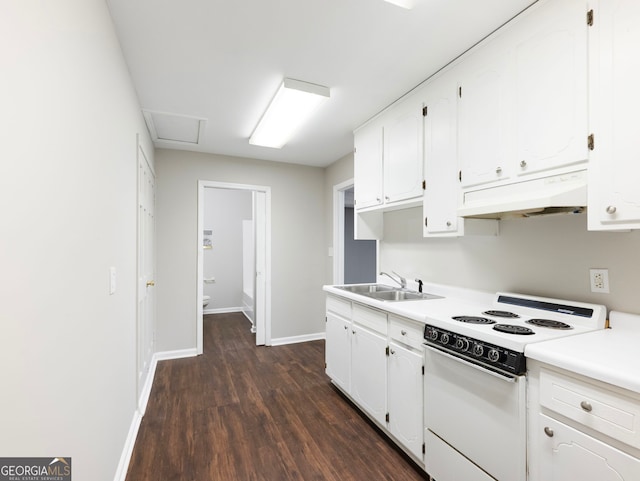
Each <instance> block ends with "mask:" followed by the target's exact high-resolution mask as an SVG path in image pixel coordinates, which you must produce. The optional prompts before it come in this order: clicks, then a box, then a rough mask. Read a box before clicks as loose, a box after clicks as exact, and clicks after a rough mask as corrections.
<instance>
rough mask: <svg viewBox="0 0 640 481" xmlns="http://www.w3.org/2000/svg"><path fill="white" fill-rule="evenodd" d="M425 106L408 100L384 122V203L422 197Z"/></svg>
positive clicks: (387, 114) (389, 113) (391, 110)
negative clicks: (423, 113) (423, 110)
mask: <svg viewBox="0 0 640 481" xmlns="http://www.w3.org/2000/svg"><path fill="white" fill-rule="evenodd" d="M422 164H423V160H422V105H421V104H420V103H419V102H417V101H415V100H413V99H411V98H410V99H408V100H406V101H404V102H403V103H401V104H399V105H395V106H393V107H392V108H391V109H390V110H389V111H388V112H387V113H386V114H385V121H384V160H383V165H384V175H383V177H384V201H385V203H388V202H397V201H401V200H407V199H413V198H419V197H421V196H422V180H423V175H422Z"/></svg>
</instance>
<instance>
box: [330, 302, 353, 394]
mask: <svg viewBox="0 0 640 481" xmlns="http://www.w3.org/2000/svg"><path fill="white" fill-rule="evenodd" d="M325 335H326V343H325V349H326V351H325V363H326V372H327V375H328V376H329V377H330V378H331V379H333V381H334V382H335V383H336V384H337V385H338V386H340V387H341V388H342V389H344V390H345V391H349V389H350V388H351V321H350V320H347V319H343V318H341V317H339V316H337V315H335V314H333V313H332V312H327V326H326V334H325Z"/></svg>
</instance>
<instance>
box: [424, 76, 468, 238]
mask: <svg viewBox="0 0 640 481" xmlns="http://www.w3.org/2000/svg"><path fill="white" fill-rule="evenodd" d="M457 91H458V89H457V85H456V82H455V78H454V77H453V75H450V72H447V73H446V74H445V75H443V76H440V77H438V78H437V79H434V80H433V81H431V82H430V83H429V84H428V85H427V88H426V89H425V95H424V97H423V99H424V105H425V107H424V108H425V111H424V113H425V116H424V176H425V180H426V182H425V190H424V198H423V202H424V203H423V213H424V219H425V221H424V227H423V230H424V235H425V236H429V235H433V234H446V233H452V234H457V232H458V214H457V212H458V196H459V192H460V186H459V181H458V159H457V157H456V125H457V122H456V96H457ZM460 221H461V219H460Z"/></svg>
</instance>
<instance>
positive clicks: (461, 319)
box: [451, 316, 496, 324]
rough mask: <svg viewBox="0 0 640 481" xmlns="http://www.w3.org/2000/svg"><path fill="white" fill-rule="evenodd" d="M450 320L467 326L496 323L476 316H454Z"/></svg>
mask: <svg viewBox="0 0 640 481" xmlns="http://www.w3.org/2000/svg"><path fill="white" fill-rule="evenodd" d="M451 319H453V320H454V321H459V322H466V323H467V324H495V323H496V321H493V320H491V319H487V318H486V317H477V316H454V317H452V318H451Z"/></svg>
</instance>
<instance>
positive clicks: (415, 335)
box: [389, 315, 424, 349]
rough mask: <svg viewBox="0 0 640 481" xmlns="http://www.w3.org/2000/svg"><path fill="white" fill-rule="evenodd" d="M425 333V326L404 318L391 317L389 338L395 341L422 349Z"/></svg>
mask: <svg viewBox="0 0 640 481" xmlns="http://www.w3.org/2000/svg"><path fill="white" fill-rule="evenodd" d="M423 333H424V324H421V323H419V322H415V321H411V320H409V319H404V318H402V317H396V316H391V315H390V316H389V337H390V338H391V339H393V340H394V341H398V342H401V343H403V344H406V345H408V346H411V347H414V348H416V349H422V343H423V342H424V334H423Z"/></svg>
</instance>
